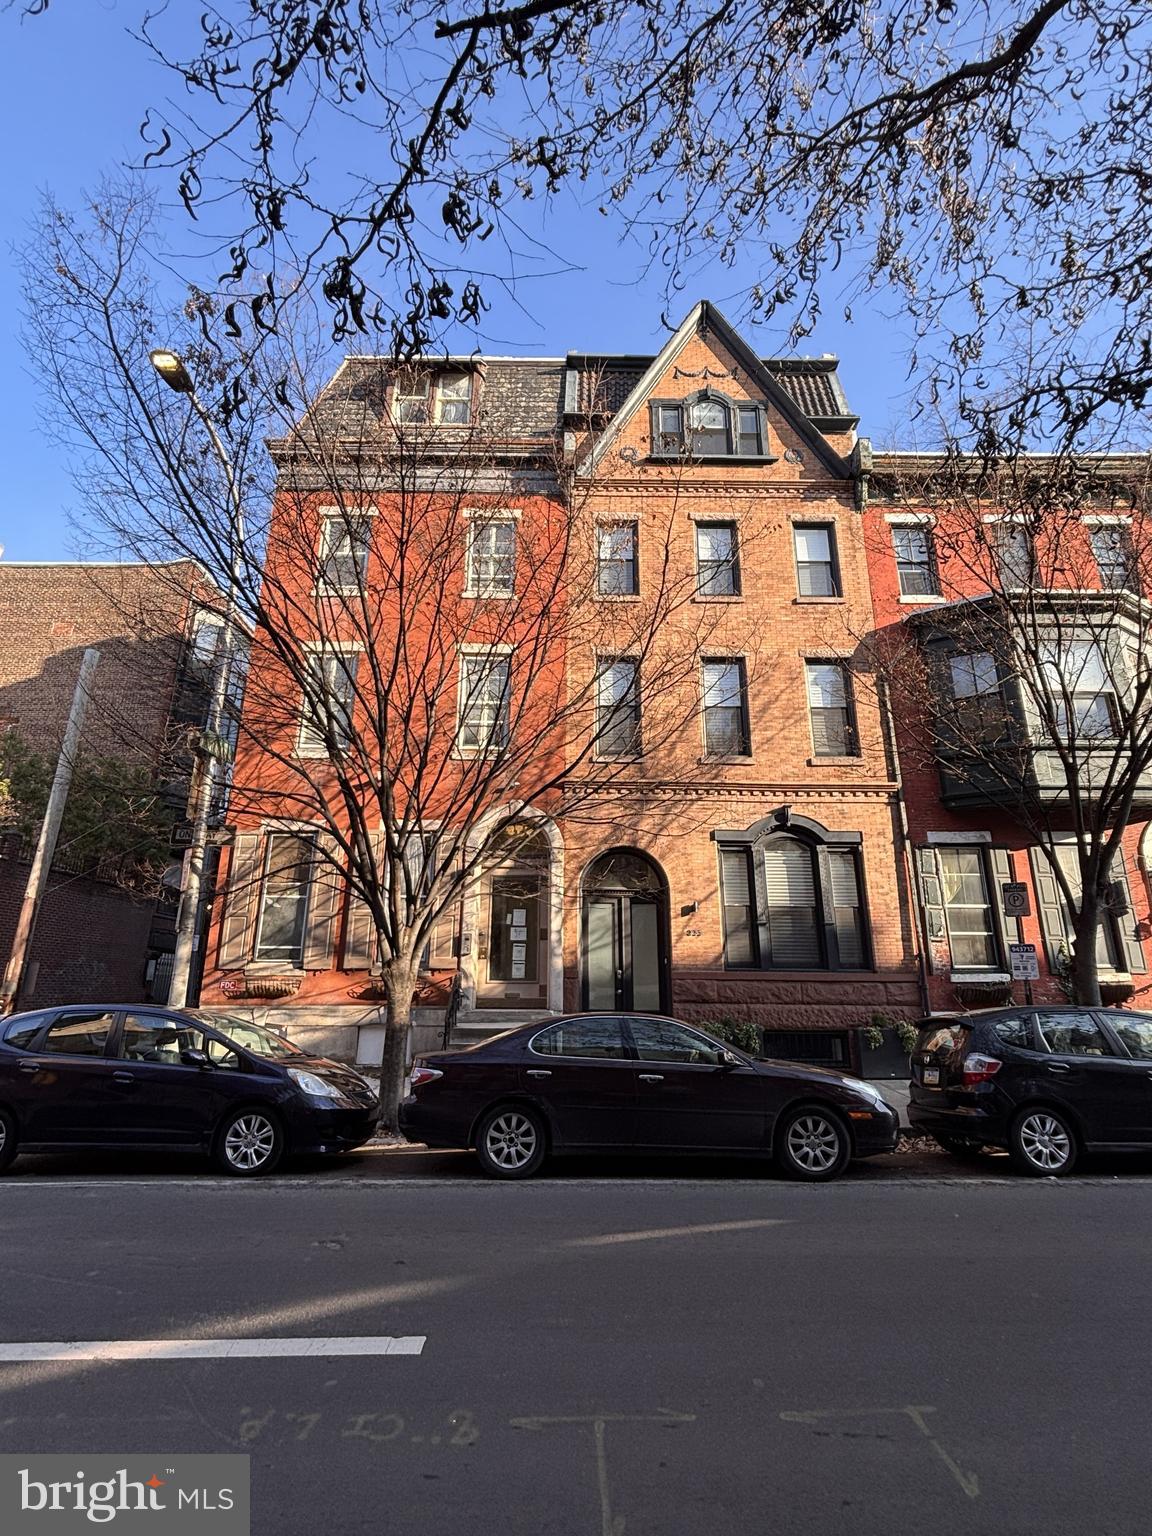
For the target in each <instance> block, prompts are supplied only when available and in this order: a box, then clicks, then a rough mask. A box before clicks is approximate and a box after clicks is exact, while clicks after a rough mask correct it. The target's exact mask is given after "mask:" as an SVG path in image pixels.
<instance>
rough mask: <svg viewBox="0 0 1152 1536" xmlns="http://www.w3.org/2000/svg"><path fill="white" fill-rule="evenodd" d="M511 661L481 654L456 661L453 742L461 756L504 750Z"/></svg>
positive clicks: (485, 652)
mask: <svg viewBox="0 0 1152 1536" xmlns="http://www.w3.org/2000/svg"><path fill="white" fill-rule="evenodd" d="M511 676H512V659H511V657H510V656H508V655H507V654H499V653H496V652H492V651H483V652H478V653H476V654H469V655H465V656H462V657H461V658H460V719H459V727H458V729H457V736H456V741H457V745H458V747H459V748H460V750H461V751H462V752H470V753H475V752H488V751H492V750H495V749H499V748H502V747H505V746H507V744H508V733H509V709H510V703H511V700H510V693H509V687H510V682H511Z"/></svg>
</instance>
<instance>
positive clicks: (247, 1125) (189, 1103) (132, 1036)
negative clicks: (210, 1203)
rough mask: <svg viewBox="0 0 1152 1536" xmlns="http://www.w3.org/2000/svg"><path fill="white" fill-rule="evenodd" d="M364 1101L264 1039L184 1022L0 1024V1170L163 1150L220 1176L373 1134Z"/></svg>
mask: <svg viewBox="0 0 1152 1536" xmlns="http://www.w3.org/2000/svg"><path fill="white" fill-rule="evenodd" d="M376 1108H377V1098H376V1093H375V1090H374V1089H373V1088H372V1087H371V1086H370V1085H369V1084H368V1083H366V1082H365V1081H364V1079H363V1078H362V1077H361V1076H360V1075H359V1073H357V1072H354V1071H353V1070H352V1069H351V1068H350V1067H346V1066H342V1065H341V1064H340V1063H338V1062H335V1061H327V1060H325V1059H324V1058H322V1057H315V1056H309V1055H308V1054H307V1053H306V1052H304V1051H302V1050H301V1049H300V1048H299V1046H296V1045H293V1044H292V1043H291V1042H290V1041H288V1040H285V1039H284V1038H283V1037H282V1036H281V1035H278V1034H275V1033H274V1032H273V1031H272V1030H268V1029H260V1028H258V1027H257V1026H256V1025H253V1024H248V1023H246V1022H245V1021H244V1020H242V1019H233V1018H227V1017H221V1016H219V1015H216V1014H212V1015H209V1014H200V1013H196V1012H193V1011H186V1010H177V1009H167V1008H150V1007H147V1006H145V1005H132V1006H125V1007H115V1006H109V1005H107V1004H98V1005H95V1006H92V1007H81V1006H76V1005H73V1006H71V1007H68V1008H50V1009H46V1010H45V1011H43V1012H40V1013H21V1014H14V1015H13V1016H12V1018H10V1019H5V1020H0V1170H3V1169H5V1168H7V1167H8V1165H9V1164H10V1163H11V1161H12V1159H13V1158H14V1157H15V1156H16V1154H17V1152H18V1151H25V1152H62V1151H74V1150H76V1149H77V1148H79V1147H137V1148H141V1147H165V1148H185V1149H193V1150H196V1151H202V1152H207V1153H210V1154H211V1156H212V1157H213V1158H214V1159H215V1161H216V1164H217V1166H218V1167H219V1168H221V1169H222V1170H223V1172H225V1173H231V1174H239V1175H251V1174H256V1173H270V1172H271V1171H272V1169H273V1168H275V1166H276V1165H277V1163H278V1162H279V1161H280V1159H281V1157H283V1156H284V1154H285V1153H286V1152H343V1151H347V1150H348V1149H350V1148H352V1147H357V1146H359V1145H360V1144H361V1143H362V1142H364V1141H367V1140H368V1138H369V1137H370V1136H371V1135H372V1132H373V1129H374V1126H375V1121H376Z"/></svg>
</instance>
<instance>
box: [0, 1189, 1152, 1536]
mask: <svg viewBox="0 0 1152 1536" xmlns="http://www.w3.org/2000/svg"><path fill="white" fill-rule="evenodd" d="M380 1161H383V1159H380ZM17 1166H19V1165H17ZM29 1166H30V1165H29ZM581 1166H583V1165H577V1168H578V1169H579V1168H580V1167H581ZM696 1167H697V1165H693V1169H695V1168H696ZM689 1171H690V1172H693V1170H689ZM1150 1222H1152V1186H1150V1184H1149V1182H1148V1181H1147V1180H1146V1179H1144V1178H1142V1177H1135V1178H1132V1177H1123V1176H1121V1177H1119V1178H1111V1177H1107V1178H1101V1179H1095V1178H1093V1179H1088V1180H1069V1181H1066V1182H1063V1183H1057V1182H1055V1181H1048V1182H1043V1183H1033V1182H1030V1181H1022V1180H1000V1179H998V1178H996V1177H993V1178H992V1179H987V1180H984V1181H963V1180H956V1181H953V1180H951V1179H948V1178H944V1177H938V1178H932V1177H929V1178H922V1179H907V1180H902V1179H889V1180H884V1179H880V1180H868V1179H864V1180H861V1179H859V1178H857V1179H854V1180H852V1181H845V1182H843V1183H840V1184H837V1185H833V1186H827V1187H820V1188H797V1187H795V1186H790V1185H787V1184H784V1183H781V1182H777V1181H774V1180H771V1179H765V1178H764V1177H762V1176H761V1177H758V1178H734V1179H725V1178H722V1177H718V1176H716V1174H715V1172H714V1171H712V1170H710V1171H709V1174H708V1176H699V1177H698V1176H695V1173H694V1172H693V1176H691V1177H679V1178H669V1177H663V1178H659V1179H647V1178H642V1177H638V1178H630V1179H623V1180H621V1179H617V1180H598V1179H594V1178H590V1177H587V1176H586V1174H582V1173H580V1172H576V1173H569V1174H568V1175H567V1176H566V1177H561V1178H550V1179H545V1180H542V1181H540V1182H536V1183H532V1184H528V1185H520V1186H504V1185H495V1184H491V1183H488V1182H486V1181H474V1180H471V1179H467V1178H465V1177H463V1176H460V1177H445V1178H441V1179H439V1180H438V1181H430V1180H428V1179H425V1178H422V1177H408V1178H395V1179H392V1178H388V1179H382V1178H380V1177H376V1176H364V1177H361V1178H360V1179H358V1180H357V1179H352V1178H348V1177H346V1176H336V1177H328V1178H326V1179H325V1178H321V1179H316V1178H311V1177H307V1176H305V1177H298V1178H296V1179H294V1180H293V1179H277V1180H275V1181H273V1182H270V1183H264V1184H260V1183H251V1184H237V1183H229V1182H226V1181H223V1180H217V1179H214V1178H210V1177H196V1178H189V1179H184V1178H181V1177H179V1174H178V1173H175V1174H173V1173H169V1175H168V1177H166V1178H160V1177H141V1178H138V1179H136V1180H125V1179H121V1178H116V1177H114V1176H113V1175H111V1174H108V1173H105V1174H104V1175H103V1176H98V1177H87V1178H82V1177H57V1178H55V1179H44V1178H42V1177H40V1176H39V1175H36V1174H25V1175H23V1176H19V1177H17V1176H10V1177H8V1178H6V1179H5V1180H4V1181H2V1182H0V1279H2V1290H0V1295H2V1297H3V1306H2V1311H0V1335H2V1339H3V1343H4V1344H8V1343H12V1342H14V1341H15V1342H30V1341H45V1340H74V1339H84V1340H141V1339H158V1338H162V1339H169V1338H190V1337H195V1338H201V1337H206V1338H214V1339H215V1338H229V1339H239V1338H245V1339H251V1338H258V1339H268V1338H290V1339H298V1338H300V1337H302V1336H303V1337H308V1338H321V1337H329V1336H333V1335H339V1336H362V1335H365V1336H377V1335H393V1336H409V1337H410V1336H419V1337H423V1338H424V1339H425V1340H426V1342H425V1344H424V1346H423V1350H422V1352H421V1353H420V1354H419V1355H408V1356H395V1355H393V1356H387V1357H379V1356H370V1357H365V1358H344V1357H339V1358H333V1357H322V1358H276V1359H211V1360H204V1359H184V1360H126V1361H125V1360H119V1361H115V1362H108V1361H92V1362H82V1361H66V1362H63V1363H43V1362H37V1363H18V1364H11V1363H9V1364H0V1451H23V1452H28V1453H33V1452H41V1451H69V1452H82V1451H97V1450H100V1451H115V1452H119V1453H126V1452H130V1451H133V1452H134V1451H142V1452H153V1453H163V1452H173V1453H179V1452H185V1453H186V1452H192V1451H208V1450H219V1451H240V1452H245V1453H247V1454H249V1455H250V1456H251V1458H252V1480H253V1527H252V1528H253V1531H254V1532H256V1533H258V1536H318V1533H324V1536H329V1533H331V1536H353V1533H373V1536H465V1533H467V1536H473V1533H477V1536H489V1533H492V1536H496V1533H500V1536H642V1533H643V1536H701V1533H708V1536H712V1533H714V1532H715V1533H719V1532H724V1533H728V1532H734V1533H756V1536H777V1533H787V1536H791V1533H795V1536H835V1533H840V1532H843V1533H845V1536H871V1533H876V1536H905V1533H907V1536H920V1533H922V1532H925V1531H930V1532H932V1533H933V1536H953V1533H955V1536H985V1533H987V1536H993V1533H994V1536H1037V1533H1040V1532H1044V1533H1045V1536H1061V1533H1069V1536H1071V1533H1076V1536H1085V1533H1091V1536H1136V1533H1140V1536H1144V1533H1146V1532H1147V1531H1148V1529H1149V1517H1148V1513H1147V1510H1148V1494H1147V1469H1148V1456H1149V1453H1148V1446H1149V1444H1150V1443H1152V1396H1150V1394H1149V1393H1148V1390H1147V1376H1148V1366H1147V1361H1148V1358H1149V1354H1150V1347H1152V1309H1149V1307H1148V1305H1147V1300H1146V1298H1147V1276H1148V1259H1149V1238H1148V1233H1149V1230H1150ZM0 1348H3V1345H2V1344H0Z"/></svg>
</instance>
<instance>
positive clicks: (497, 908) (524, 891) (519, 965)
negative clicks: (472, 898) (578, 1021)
mask: <svg viewBox="0 0 1152 1536" xmlns="http://www.w3.org/2000/svg"><path fill="white" fill-rule="evenodd" d="M551 865H552V850H551V846H550V843H549V840H548V837H547V834H546V832H545V830H544V829H543V828H542V827H540V826H537V825H535V824H533V823H531V822H528V821H517V822H512V823H510V824H509V825H508V826H506V827H505V828H504V829H503V830H502V832H501V833H500V834H499V835H498V836H497V837H495V838H494V839H493V841H492V843H491V845H490V847H489V848H488V850H487V851H486V854H485V858H484V873H483V878H482V881H481V896H480V914H479V935H478V954H477V962H478V963H477V965H476V970H475V987H476V992H475V997H476V1006H477V1007H478V1008H542V1007H547V1006H548V1003H549V990H550V989H549V969H550V951H551V945H552V938H551V924H550V922H549V910H550V904H549V890H550V884H551Z"/></svg>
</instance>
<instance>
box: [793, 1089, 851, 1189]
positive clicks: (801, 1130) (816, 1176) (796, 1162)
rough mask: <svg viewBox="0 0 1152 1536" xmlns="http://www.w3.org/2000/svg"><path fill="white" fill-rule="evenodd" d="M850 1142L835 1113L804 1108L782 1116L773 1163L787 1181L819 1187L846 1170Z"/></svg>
mask: <svg viewBox="0 0 1152 1536" xmlns="http://www.w3.org/2000/svg"><path fill="white" fill-rule="evenodd" d="M851 1156H852V1140H851V1138H850V1136H849V1134H848V1127H847V1126H846V1125H845V1124H844V1122H843V1120H841V1118H840V1116H839V1115H838V1114H837V1113H836V1112H835V1110H832V1109H828V1108H826V1107H825V1106H824V1105H823V1104H803V1105H801V1106H800V1108H798V1109H794V1110H792V1111H791V1112H790V1113H789V1114H788V1115H786V1116H785V1118H784V1120H783V1121H782V1123H781V1125H780V1129H779V1131H778V1132H777V1134H776V1161H777V1162H778V1163H779V1165H780V1167H781V1168H782V1169H783V1170H784V1172H785V1173H786V1174H787V1175H788V1177H789V1178H790V1179H801V1180H803V1181H804V1182H805V1183H808V1184H820V1183H823V1182H824V1181H825V1180H827V1179H835V1178H837V1177H838V1176H839V1175H840V1174H842V1173H843V1172H844V1170H845V1168H847V1166H848V1161H849V1159H850V1158H851Z"/></svg>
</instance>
